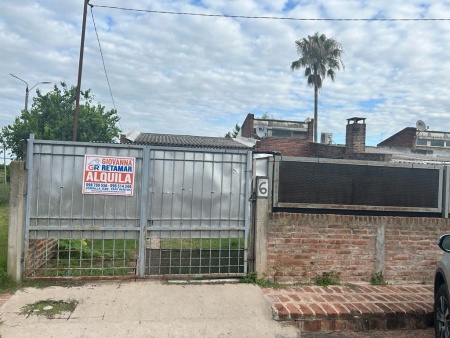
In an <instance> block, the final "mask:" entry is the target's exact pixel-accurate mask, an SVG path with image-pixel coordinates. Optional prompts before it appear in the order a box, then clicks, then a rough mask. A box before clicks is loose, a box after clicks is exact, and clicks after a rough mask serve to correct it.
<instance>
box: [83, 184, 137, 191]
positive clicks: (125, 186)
mask: <svg viewBox="0 0 450 338" xmlns="http://www.w3.org/2000/svg"><path fill="white" fill-rule="evenodd" d="M86 188H110V189H111V190H116V189H131V184H115V183H110V184H107V183H86Z"/></svg>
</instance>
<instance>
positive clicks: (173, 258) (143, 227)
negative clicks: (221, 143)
mask: <svg viewBox="0 0 450 338" xmlns="http://www.w3.org/2000/svg"><path fill="white" fill-rule="evenodd" d="M27 151H28V152H27V160H26V169H27V171H28V177H27V191H26V203H27V207H26V215H25V236H24V238H25V253H24V278H33V277H38V278H42V277H57V278H59V277H86V278H92V277H99V278H108V277H117V276H121V277H123V278H126V277H127V276H129V277H130V278H135V277H136V276H139V277H145V276H152V275H154V276H161V275H170V276H171V277H177V276H179V277H230V276H241V275H244V274H246V273H247V246H248V242H249V238H248V234H249V223H250V222H249V211H250V204H249V203H250V201H249V200H250V193H251V191H250V190H251V172H252V168H251V166H252V160H251V153H250V152H248V151H241V150H211V149H185V148H170V147H153V146H145V145H119V144H99V143H72V142H55V141H41V140H34V138H33V136H31V137H30V140H29V141H28V147H27ZM86 155H88V156H86ZM96 157H97V158H96ZM86 158H89V159H90V160H91V159H92V158H96V162H95V161H92V163H90V164H89V165H91V167H92V166H93V165H95V163H97V164H98V165H99V166H100V167H101V164H99V163H100V162H101V159H103V160H104V159H107V161H109V162H105V163H107V164H106V165H111V163H121V162H120V161H121V159H132V161H133V168H132V171H133V172H132V174H133V176H134V177H133V180H132V181H131V180H129V181H124V182H121V183H125V184H111V183H110V182H111V181H110V178H111V180H113V178H116V179H117V177H119V178H118V179H119V180H120V177H121V176H120V175H122V173H120V172H119V173H114V174H113V173H111V174H98V175H97V174H96V173H94V174H95V175H97V176H98V178H99V180H100V181H99V182H103V181H104V182H105V183H86V181H85V180H84V179H86V177H88V176H89V175H91V176H90V177H91V178H92V177H93V175H92V173H90V174H86V167H87V162H86ZM94 162H95V163H94ZM97 168H99V167H97ZM101 168H106V169H109V170H112V169H111V168H113V169H114V170H124V171H125V172H126V171H127V170H131V169H127V168H128V167H121V166H119V167H111V166H108V167H101ZM129 168H131V166H130V167H129ZM125 174H128V173H127V172H126V173H125ZM95 175H94V176H95ZM102 175H103V176H102ZM114 175H116V176H114ZM97 176H95V178H97ZM124 177H125V176H124ZM126 177H131V176H129V175H128V176H126ZM102 180H103V181H102ZM125 180H126V179H125ZM116 183H117V182H116ZM108 189H110V190H111V189H112V190H114V189H116V190H115V193H110V192H108V191H110V190H108ZM121 189H122V190H123V191H125V190H126V189H128V190H129V191H130V189H131V191H132V193H128V195H127V194H126V193H123V194H121V192H122V190H121Z"/></svg>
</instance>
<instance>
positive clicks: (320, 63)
mask: <svg viewBox="0 0 450 338" xmlns="http://www.w3.org/2000/svg"><path fill="white" fill-rule="evenodd" d="M295 44H296V45H297V53H298V54H299V55H300V58H299V59H298V60H297V61H294V62H292V65H291V70H292V71H294V70H298V69H300V68H305V76H306V77H307V83H308V85H309V86H311V87H314V142H317V115H318V114H317V110H318V109H317V103H318V91H319V89H321V88H322V82H323V80H324V79H325V77H327V76H328V77H330V78H331V80H332V81H334V78H335V75H336V74H335V72H334V71H335V70H336V69H337V70H339V69H341V66H342V68H343V69H344V68H345V66H344V63H343V62H342V60H341V55H342V54H343V53H344V50H343V49H342V46H341V44H340V43H339V42H337V41H336V40H334V39H333V38H327V37H326V36H325V34H321V35H319V33H318V32H316V33H315V34H314V35H312V36H310V35H308V38H303V39H302V40H298V41H295Z"/></svg>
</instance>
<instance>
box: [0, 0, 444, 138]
mask: <svg viewBox="0 0 450 338" xmlns="http://www.w3.org/2000/svg"><path fill="white" fill-rule="evenodd" d="M90 2H91V4H93V5H94V7H93V9H92V10H93V13H94V18H95V22H96V25H97V29H98V34H99V38H100V42H101V46H102V50H103V56H104V59H105V64H106V69H107V71H108V76H109V80H110V84H111V89H112V92H113V94H114V100H115V103H116V107H117V109H118V112H119V116H120V117H121V126H122V128H123V129H124V130H125V131H127V130H130V129H135V130H139V131H143V132H162V133H177V134H193V135H211V136H222V135H223V134H225V133H226V132H227V131H228V130H231V129H232V128H233V126H234V124H235V123H236V122H238V123H242V122H243V120H244V119H245V116H246V115H247V113H249V112H255V113H256V114H260V113H261V114H262V113H266V112H267V113H268V114H269V115H274V116H275V117H276V118H283V119H288V120H292V119H298V120H304V119H305V118H307V117H311V116H312V115H313V111H312V110H313V90H312V88H310V87H308V86H307V85H306V80H305V78H304V76H303V72H302V71H301V70H300V71H298V72H291V71H290V69H289V66H290V64H291V62H292V61H294V60H296V58H298V56H297V54H296V49H295V44H294V41H295V40H297V39H300V38H302V37H306V36H307V35H311V34H313V33H314V32H316V31H319V32H321V33H325V34H326V35H327V36H329V37H333V38H335V39H336V40H338V41H339V42H340V43H341V44H342V46H343V48H344V50H345V54H344V56H343V61H344V63H345V66H346V67H345V71H340V72H338V74H337V77H336V80H335V82H334V83H333V82H331V80H329V79H327V80H325V82H324V86H323V89H322V91H321V92H320V97H319V100H320V102H319V132H320V131H327V132H333V133H334V135H336V137H337V140H338V141H341V142H343V135H344V133H345V124H346V119H347V118H349V117H353V116H363V117H366V118H367V121H366V122H367V125H368V126H367V131H368V142H369V143H370V142H379V141H380V140H381V138H383V136H384V137H388V136H390V135H392V134H393V133H395V132H397V131H399V130H401V129H403V128H405V127H407V126H414V125H415V121H416V120H418V119H422V120H424V121H425V122H426V123H427V124H428V125H429V126H430V129H435V130H450V124H449V120H448V116H449V114H448V109H449V108H448V107H449V106H450V98H449V97H448V95H447V92H448V89H447V87H448V83H449V82H450V64H449V63H448V62H447V59H448V57H447V46H448V45H450V35H449V34H448V33H447V32H448V29H449V27H450V21H369V22H368V21H294V20H263V19H241V18H223V17H202V16H186V15H171V14H156V13H145V12H135V11H123V10H117V9H107V8H101V7H97V6H96V5H97V4H96V2H97V1H95V0H91V1H90ZM101 4H102V5H108V6H119V7H124V6H130V7H131V6H132V7H136V8H140V9H148V10H159V11H178V12H193V13H205V14H226V15H242V16H276V17H295V18H309V19H312V18H322V19H323V18H327V19H333V18H334V19H358V18H359V19H363V18H372V17H382V18H391V19H392V18H394V19H395V18H405V19H406V18H409V19H417V18H443V15H445V13H450V5H449V4H448V3H445V2H435V1H431V0H423V1H419V0H413V1H408V2H402V5H401V6H399V5H398V3H396V2H394V1H387V0H380V1H376V2H375V1H365V0H345V1H344V0H327V1H325V0H323V1H320V0H315V1H312V0H311V1H308V0H302V1H297V2H296V1H289V2H288V1H282V0H278V1H273V0H270V1H269V0H264V1H256V0H247V1H218V0H214V1H213V0H203V1H181V0H173V1H164V2H161V1H160V2H154V1H148V0H147V1H140V2H138V3H133V4H132V5H130V4H126V5H125V4H124V2H123V1H117V0H114V1H108V2H102V3H101ZM2 5H3V6H2V10H3V15H2V18H0V44H1V45H2V49H1V53H0V56H1V63H0V69H1V72H0V74H1V76H0V126H1V125H6V124H10V123H12V121H13V119H14V117H15V116H17V115H18V114H19V112H20V109H22V108H23V104H24V92H25V87H24V84H23V83H21V82H20V81H18V80H17V79H14V78H12V77H11V76H9V75H8V74H9V73H13V74H15V75H17V76H19V77H20V78H22V79H24V80H26V81H27V82H28V83H29V84H30V86H32V85H34V84H35V83H37V82H40V81H52V82H53V83H54V84H58V83H59V81H65V82H66V83H67V84H69V85H75V84H76V80H77V72H78V55H79V46H80V32H81V20H82V3H81V4H80V1H75V0H67V1H56V0H40V1H32V0H26V1H21V2H17V1H13V0H5V1H3V3H2ZM98 5H100V2H99V4H98ZM90 13H91V12H90V9H89V11H88V17H87V32H86V43H85V58H84V67H83V80H82V87H83V88H84V89H86V88H91V89H92V93H93V94H94V95H95V96H96V99H97V100H98V101H100V102H101V103H102V104H103V105H106V107H107V108H112V100H111V97H110V94H109V88H108V85H107V82H106V78H105V74H104V70H103V64H102V61H101V57H100V53H99V49H98V42H97V37H96V35H95V31H94V27H93V24H92V19H91V14H90ZM449 18H450V17H449ZM51 87H52V86H51V85H39V88H40V90H42V91H43V92H45V91H46V90H49V89H51ZM32 94H33V95H34V91H33V93H32ZM31 102H32V101H31V98H30V102H29V104H30V105H31Z"/></svg>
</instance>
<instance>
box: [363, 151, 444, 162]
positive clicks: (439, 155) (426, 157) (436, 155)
mask: <svg viewBox="0 0 450 338" xmlns="http://www.w3.org/2000/svg"><path fill="white" fill-rule="evenodd" d="M366 153H372V154H376V153H384V154H391V155H392V157H391V159H390V162H394V163H417V164H446V165H448V164H450V152H446V151H436V150H435V151H433V152H421V151H420V150H418V151H417V150H414V149H407V148H379V147H366Z"/></svg>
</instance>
